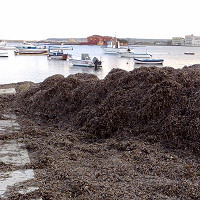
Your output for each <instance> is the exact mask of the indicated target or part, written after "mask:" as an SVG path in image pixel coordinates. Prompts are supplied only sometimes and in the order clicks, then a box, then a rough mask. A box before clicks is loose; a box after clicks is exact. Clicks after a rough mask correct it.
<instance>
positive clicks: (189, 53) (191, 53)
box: [184, 52, 195, 55]
mask: <svg viewBox="0 0 200 200" xmlns="http://www.w3.org/2000/svg"><path fill="white" fill-rule="evenodd" d="M184 54H185V55H194V54H195V53H194V52H185V53H184Z"/></svg>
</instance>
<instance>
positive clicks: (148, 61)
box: [134, 58, 164, 64]
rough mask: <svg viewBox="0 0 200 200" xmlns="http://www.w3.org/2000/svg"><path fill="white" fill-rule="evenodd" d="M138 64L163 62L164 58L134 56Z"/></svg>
mask: <svg viewBox="0 0 200 200" xmlns="http://www.w3.org/2000/svg"><path fill="white" fill-rule="evenodd" d="M134 61H135V63H136V64H163V62H164V60H163V59H138V58H134Z"/></svg>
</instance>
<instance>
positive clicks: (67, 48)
mask: <svg viewBox="0 0 200 200" xmlns="http://www.w3.org/2000/svg"><path fill="white" fill-rule="evenodd" d="M51 50H73V47H71V46H64V45H59V46H51Z"/></svg>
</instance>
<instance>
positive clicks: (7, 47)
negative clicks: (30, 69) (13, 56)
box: [0, 41, 16, 50]
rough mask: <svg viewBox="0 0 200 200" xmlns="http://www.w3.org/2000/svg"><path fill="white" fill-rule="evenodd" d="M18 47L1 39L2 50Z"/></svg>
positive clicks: (0, 46) (0, 47)
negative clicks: (9, 44)
mask: <svg viewBox="0 0 200 200" xmlns="http://www.w3.org/2000/svg"><path fill="white" fill-rule="evenodd" d="M15 49H16V47H14V46H8V45H7V43H6V41H1V42H0V50H15Z"/></svg>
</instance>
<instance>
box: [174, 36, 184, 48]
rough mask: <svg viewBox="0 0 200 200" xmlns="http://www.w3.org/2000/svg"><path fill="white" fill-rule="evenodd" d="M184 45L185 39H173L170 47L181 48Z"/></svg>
mask: <svg viewBox="0 0 200 200" xmlns="http://www.w3.org/2000/svg"><path fill="white" fill-rule="evenodd" d="M184 44H185V39H184V38H182V37H173V38H172V45H174V46H183V45H184Z"/></svg>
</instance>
